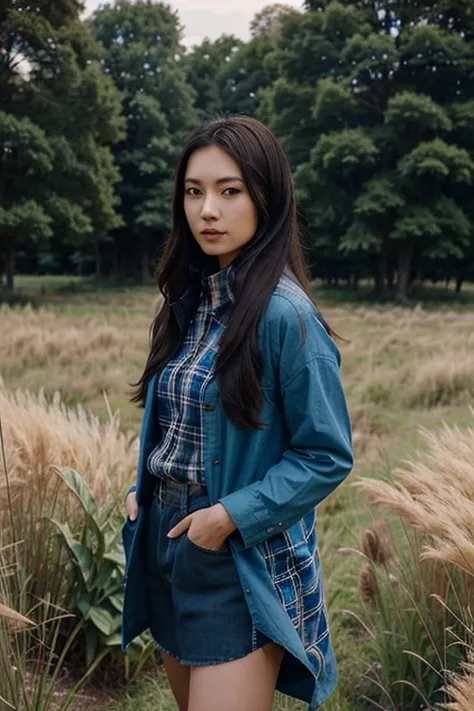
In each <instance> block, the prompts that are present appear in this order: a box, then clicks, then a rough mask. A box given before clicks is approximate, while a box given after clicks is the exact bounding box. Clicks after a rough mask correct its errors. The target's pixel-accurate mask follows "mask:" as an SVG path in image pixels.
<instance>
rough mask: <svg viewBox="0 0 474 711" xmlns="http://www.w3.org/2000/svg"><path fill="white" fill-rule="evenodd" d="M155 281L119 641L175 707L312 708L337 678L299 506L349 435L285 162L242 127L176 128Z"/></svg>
mask: <svg viewBox="0 0 474 711" xmlns="http://www.w3.org/2000/svg"><path fill="white" fill-rule="evenodd" d="M158 282H159V286H160V289H161V292H162V293H163V296H164V301H163V305H162V307H161V310H160V312H159V313H158V315H157V316H156V318H155V321H154V323H153V326H152V338H151V349H150V353H149V356H148V360H147V363H146V366H145V369H144V372H143V375H142V377H141V379H140V380H139V382H138V384H137V394H136V397H135V400H136V401H138V402H141V403H142V404H144V405H145V412H144V418H143V425H142V432H141V441H140V457H139V465H138V475H137V484H136V487H135V486H134V487H131V489H130V490H129V492H128V493H127V497H126V509H127V514H128V518H127V521H126V523H125V525H124V528H123V540H124V547H125V551H126V558H127V576H126V584H125V602H124V616H123V631H122V634H123V639H122V646H123V649H126V647H127V646H128V644H129V643H130V642H131V641H132V640H133V639H134V638H135V637H136V636H137V635H139V634H140V633H141V632H143V631H144V630H146V629H148V628H150V629H151V632H152V634H153V637H154V640H155V642H156V645H157V647H158V648H159V649H160V651H161V653H162V657H163V663H164V666H165V669H166V672H167V675H168V678H169V682H170V685H171V689H172V691H173V694H174V696H175V698H176V701H177V703H178V706H179V709H180V711H223V710H224V709H225V711H270V709H271V708H272V702H273V697H274V692H275V688H277V689H279V690H281V691H282V692H284V693H286V694H288V695H290V696H293V697H296V698H299V699H302V700H305V701H307V702H308V703H309V704H310V709H316V708H317V707H318V706H319V705H320V704H321V703H323V702H324V701H325V700H326V699H327V697H328V696H329V695H330V694H331V693H332V692H333V691H334V689H335V686H336V683H337V670H336V664H335V659H334V655H333V651H332V646H331V641H330V636H329V632H328V627H327V620H326V613H325V607H324V600H323V592H322V577H321V568H320V562H319V557H318V552H317V544H316V533H315V520H316V506H317V504H318V503H319V502H320V501H322V500H323V499H324V498H325V497H326V496H327V495H328V494H330V493H331V492H332V491H333V490H334V489H335V488H336V487H337V486H338V485H339V484H340V483H341V482H342V480H343V479H344V478H345V477H346V475H347V474H348V473H349V471H350V470H351V468H352V463H353V460H352V449H351V430H350V421H349V417H348V412H347V407H346V402H345V397H344V393H343V389H342V386H341V380H340V374H339V365H340V356H339V352H338V349H337V347H336V345H335V344H334V341H333V339H332V335H333V333H332V331H331V329H330V328H329V326H328V325H327V324H326V323H325V321H324V320H323V319H322V317H321V316H320V314H319V312H318V310H317V308H316V305H315V303H314V301H313V298H312V296H311V289H310V284H309V280H308V276H307V271H306V267H305V265H304V258H303V252H302V248H301V245H300V242H299V235H298V226H297V212H296V203H295V194H294V189H293V183H292V177H291V171H290V166H289V163H288V160H287V158H286V156H285V154H284V152H283V150H282V148H281V147H280V145H279V143H278V142H277V140H276V139H275V137H274V136H273V134H272V133H271V132H270V131H269V130H268V129H267V128H266V127H265V126H264V125H262V124H261V123H259V122H258V121H256V120H254V119H252V118H249V117H246V116H231V117H226V118H218V119H216V120H213V121H211V122H209V123H207V124H206V125H204V126H203V127H201V128H200V129H199V130H197V131H196V132H195V133H194V134H193V135H192V136H191V137H190V139H189V141H188V143H187V144H186V146H185V148H184V150H183V153H182V155H181V158H180V160H179V163H178V167H177V171H176V181H175V189H174V198H173V224H172V229H171V235H170V238H169V240H168V242H167V245H166V248H165V251H164V254H163V258H162V261H161V264H160V269H159V277H158Z"/></svg>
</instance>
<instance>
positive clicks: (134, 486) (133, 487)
mask: <svg viewBox="0 0 474 711" xmlns="http://www.w3.org/2000/svg"><path fill="white" fill-rule="evenodd" d="M136 490H137V485H136V484H132V486H129V487H128V489H127V491H126V492H125V496H124V499H125V501H126V500H127V496H128V495H129V494H131V493H132V491H136Z"/></svg>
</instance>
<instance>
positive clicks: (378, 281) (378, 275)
mask: <svg viewBox="0 0 474 711" xmlns="http://www.w3.org/2000/svg"><path fill="white" fill-rule="evenodd" d="M387 268H388V243H387V241H385V242H384V244H383V245H382V251H381V252H380V254H379V258H378V262H377V269H376V272H375V294H376V296H380V297H385V296H387Z"/></svg>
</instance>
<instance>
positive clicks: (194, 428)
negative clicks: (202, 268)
mask: <svg viewBox="0 0 474 711" xmlns="http://www.w3.org/2000/svg"><path fill="white" fill-rule="evenodd" d="M231 270H232V266H230V267H227V269H222V270H220V271H218V272H216V273H215V274H211V275H210V276H207V277H204V278H203V279H202V292H201V293H202V298H201V303H200V304H199V307H198V309H197V311H196V315H195V317H194V319H193V320H192V321H191V323H190V325H189V329H188V332H187V334H186V338H185V340H184V343H183V346H182V348H181V351H180V352H179V353H178V354H177V355H176V356H175V357H174V358H172V359H171V360H170V361H169V362H168V364H167V365H166V366H165V368H163V370H162V372H161V373H160V375H159V377H158V378H157V387H156V397H157V398H158V417H159V421H160V427H161V431H162V440H161V442H160V444H159V445H158V446H157V447H156V448H155V449H154V450H153V452H152V453H151V454H150V457H149V459H148V469H149V470H150V472H151V473H152V474H155V475H156V476H165V477H167V478H170V479H173V480H175V481H196V482H199V483H201V484H204V483H205V482H204V474H203V472H204V463H203V448H204V442H203V435H202V427H201V418H202V408H203V405H204V394H205V391H206V386H207V384H208V382H209V381H210V380H211V379H212V378H213V377H214V365H215V360H216V357H217V352H218V348H219V341H220V337H221V335H222V332H223V330H224V326H225V324H226V320H227V318H228V316H229V312H230V306H231V305H232V303H233V298H234V297H233V294H232V291H231V288H230V282H229V276H230V274H231Z"/></svg>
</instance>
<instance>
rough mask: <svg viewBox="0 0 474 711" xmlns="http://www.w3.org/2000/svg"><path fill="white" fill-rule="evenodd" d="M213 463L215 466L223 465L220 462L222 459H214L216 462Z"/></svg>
mask: <svg viewBox="0 0 474 711" xmlns="http://www.w3.org/2000/svg"><path fill="white" fill-rule="evenodd" d="M212 463H213V464H214V465H215V466H217V465H218V464H220V463H221V460H220V459H214V461H213V462H212Z"/></svg>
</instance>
